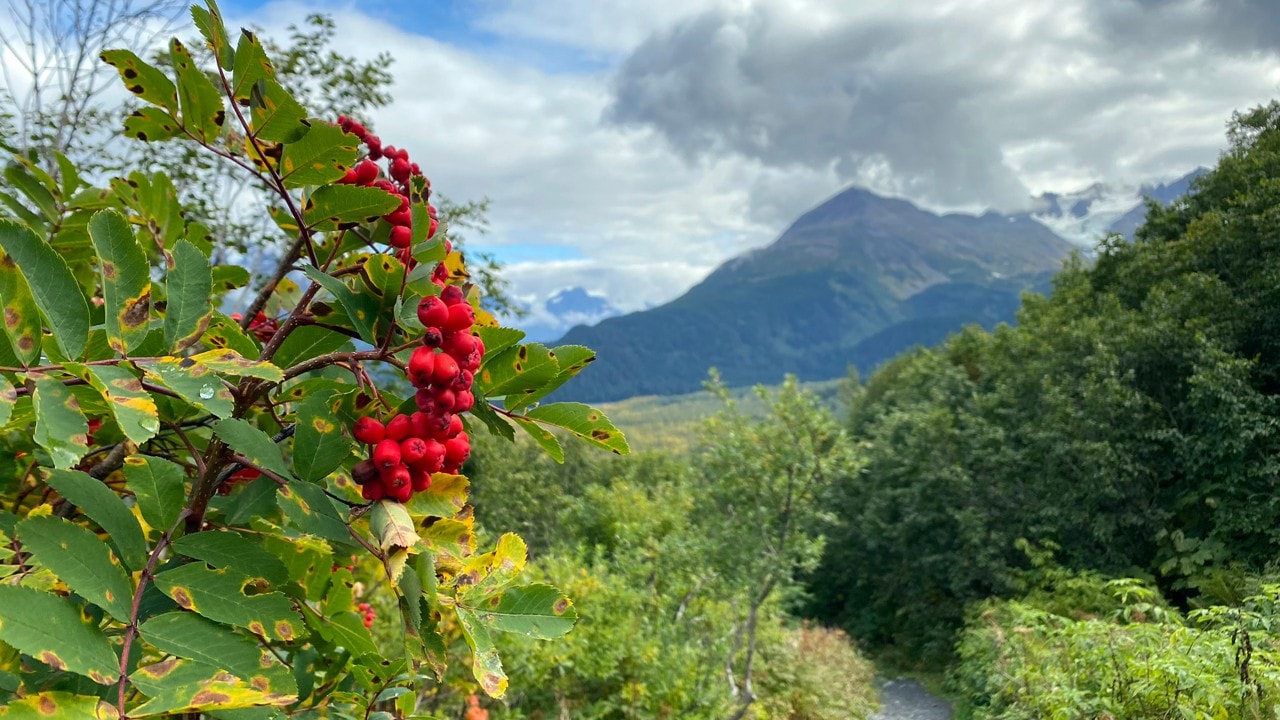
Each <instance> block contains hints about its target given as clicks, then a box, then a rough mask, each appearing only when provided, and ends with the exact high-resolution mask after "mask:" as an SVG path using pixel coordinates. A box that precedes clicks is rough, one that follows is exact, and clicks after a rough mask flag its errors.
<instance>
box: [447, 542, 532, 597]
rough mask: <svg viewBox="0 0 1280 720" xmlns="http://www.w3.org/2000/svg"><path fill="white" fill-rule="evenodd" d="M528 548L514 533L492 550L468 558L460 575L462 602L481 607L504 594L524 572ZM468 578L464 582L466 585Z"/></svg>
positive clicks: (459, 583)
mask: <svg viewBox="0 0 1280 720" xmlns="http://www.w3.org/2000/svg"><path fill="white" fill-rule="evenodd" d="M527 561H528V548H527V547H526V546H525V544H524V540H522V539H521V538H520V536H519V535H516V534H515V533H506V534H505V535H503V536H502V537H500V538H498V545H497V547H495V548H494V549H493V550H491V551H489V552H487V553H484V554H481V555H476V556H473V557H471V558H469V559H468V560H467V561H466V562H464V563H463V564H462V571H461V572H460V573H458V581H457V584H458V589H459V590H460V591H461V592H462V596H461V602H463V603H464V604H467V605H474V606H479V605H480V604H481V603H482V601H483V599H484V598H486V597H487V596H489V595H492V594H493V593H496V592H497V591H499V590H501V589H502V588H503V587H505V586H506V585H507V584H508V583H510V582H511V581H512V580H514V579H515V578H516V576H517V575H519V574H520V573H521V572H523V571H524V566H525V563H526V562H527ZM464 578H465V581H464Z"/></svg>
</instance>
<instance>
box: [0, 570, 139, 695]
mask: <svg viewBox="0 0 1280 720" xmlns="http://www.w3.org/2000/svg"><path fill="white" fill-rule="evenodd" d="M0 640H3V641H4V642H6V643H8V644H9V645H12V646H13V647H15V648H17V649H19V650H21V651H22V652H24V653H26V654H27V655H30V656H31V657H33V658H35V659H37V660H39V661H40V662H43V663H44V664H46V665H48V666H50V667H52V668H53V669H55V670H67V671H69V672H73V673H75V674H77V675H83V676H85V677H87V678H89V679H90V680H93V681H94V682H96V683H98V684H101V685H110V684H111V683H113V682H115V680H116V677H117V676H118V675H119V673H120V659H119V658H117V657H116V654H115V651H114V650H112V649H111V643H110V642H108V640H107V636H106V635H103V634H102V631H101V630H99V629H98V627H97V626H96V625H90V624H88V623H86V622H85V620H84V618H83V617H81V615H80V611H79V610H77V609H76V607H75V605H72V604H71V601H69V600H67V599H65V598H61V597H58V596H57V595H53V594H51V593H46V592H41V591H39V590H34V589H32V588H26V587H19V586H16V585H0Z"/></svg>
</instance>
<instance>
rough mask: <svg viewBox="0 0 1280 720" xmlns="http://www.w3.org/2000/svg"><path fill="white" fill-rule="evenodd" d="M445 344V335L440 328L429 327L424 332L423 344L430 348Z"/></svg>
mask: <svg viewBox="0 0 1280 720" xmlns="http://www.w3.org/2000/svg"><path fill="white" fill-rule="evenodd" d="M442 342H444V333H443V332H441V331H440V328H438V327H427V329H426V330H423V331H422V344H423V345H425V346H427V347H429V348H437V347H440V344H441V343H442Z"/></svg>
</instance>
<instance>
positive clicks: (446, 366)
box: [431, 355, 461, 387]
mask: <svg viewBox="0 0 1280 720" xmlns="http://www.w3.org/2000/svg"><path fill="white" fill-rule="evenodd" d="M459 372H461V370H460V369H459V368H458V361H457V360H454V359H453V357H451V356H449V355H439V356H437V357H436V366H435V367H434V368H432V372H431V376H432V377H433V378H434V379H435V381H436V384H438V385H440V386H441V387H448V386H449V385H450V383H452V382H453V379H454V378H456V377H458V373H459Z"/></svg>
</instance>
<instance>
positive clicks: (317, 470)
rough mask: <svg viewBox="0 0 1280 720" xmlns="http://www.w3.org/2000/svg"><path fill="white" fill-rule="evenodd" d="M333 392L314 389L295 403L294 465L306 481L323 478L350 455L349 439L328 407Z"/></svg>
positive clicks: (299, 475) (315, 480)
mask: <svg viewBox="0 0 1280 720" xmlns="http://www.w3.org/2000/svg"><path fill="white" fill-rule="evenodd" d="M332 395H333V393H332V392H319V393H315V394H313V395H311V396H310V397H308V398H307V399H306V400H305V401H303V402H302V403H301V404H299V405H298V407H297V417H296V420H295V423H296V429H295V430H294V439H293V468H294V470H296V471H297V473H298V477H300V478H302V479H303V480H306V481H308V482H317V481H319V480H322V479H324V478H325V477H327V476H328V475H329V474H330V473H332V472H333V471H334V470H336V469H337V467H338V466H339V465H340V464H342V461H343V460H345V459H347V457H349V456H350V455H351V447H352V446H351V440H350V438H348V437H347V434H346V433H344V432H343V431H342V425H341V423H339V421H338V418H337V416H336V415H334V414H333V411H332V410H330V409H329V405H328V402H329V398H330V397H331V396H332Z"/></svg>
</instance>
